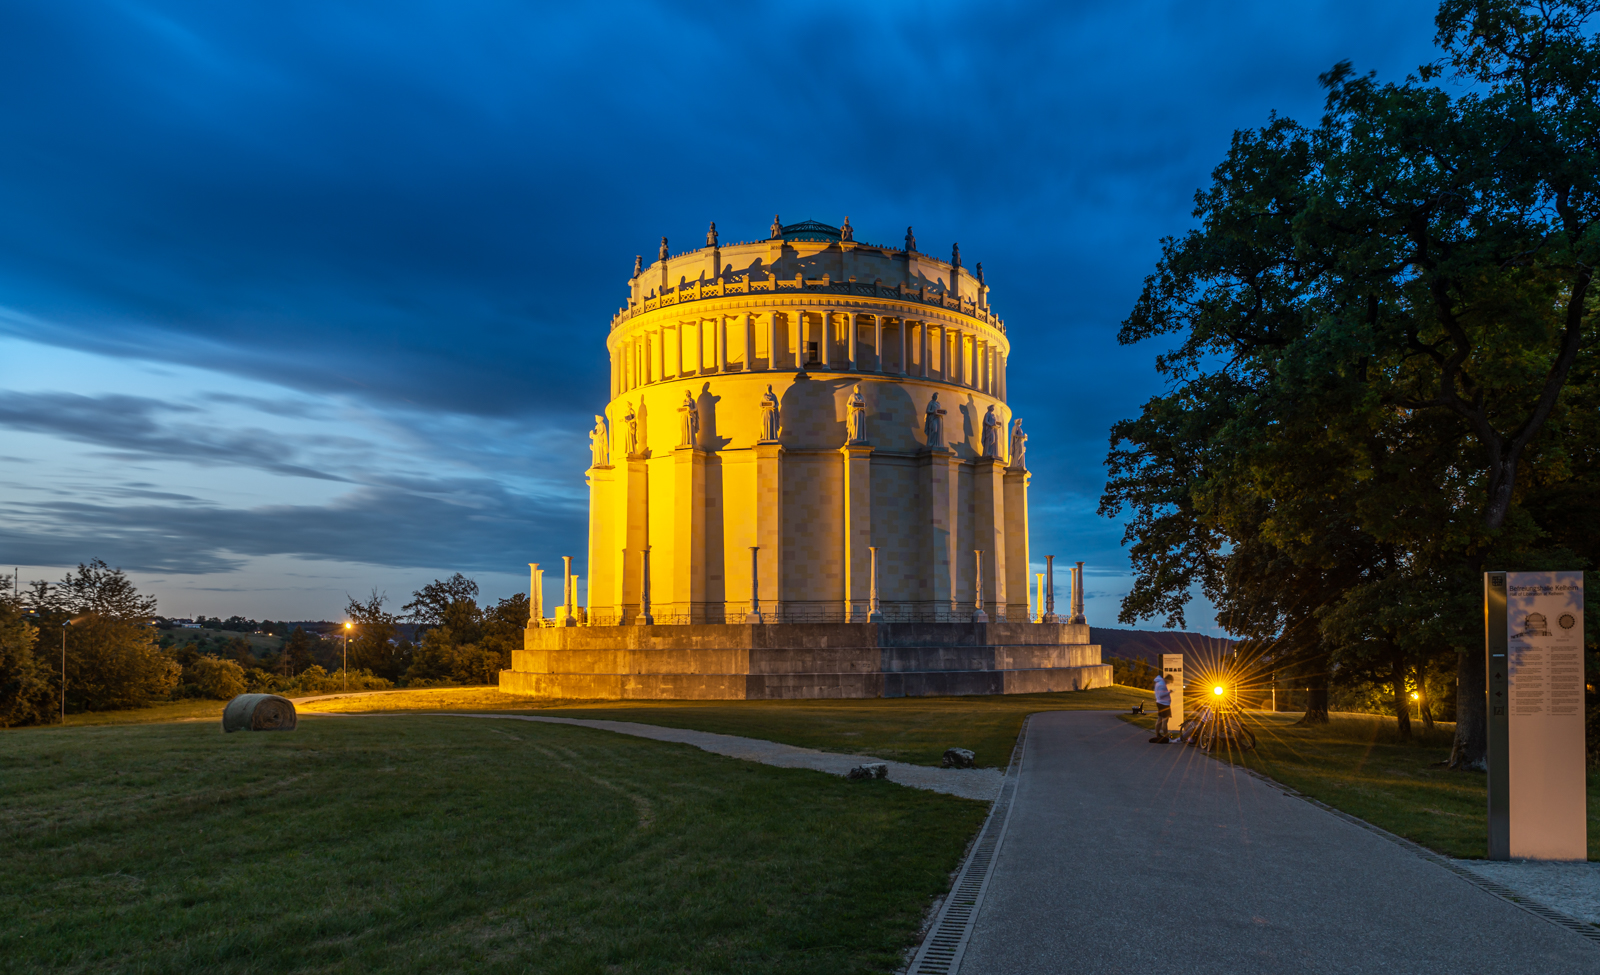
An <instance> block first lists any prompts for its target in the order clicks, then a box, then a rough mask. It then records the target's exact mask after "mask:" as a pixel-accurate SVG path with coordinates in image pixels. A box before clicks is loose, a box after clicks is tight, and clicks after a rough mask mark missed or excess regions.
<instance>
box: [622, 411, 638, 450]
mask: <svg viewBox="0 0 1600 975" xmlns="http://www.w3.org/2000/svg"><path fill="white" fill-rule="evenodd" d="M622 422H623V424H624V429H623V437H624V439H623V441H622V444H623V446H624V447H626V448H627V449H626V450H625V451H623V453H624V455H625V456H628V457H632V456H634V455H635V454H637V453H638V452H639V418H638V417H636V416H634V415H633V401H632V400H630V401H629V402H628V412H626V413H624V414H623V415H622Z"/></svg>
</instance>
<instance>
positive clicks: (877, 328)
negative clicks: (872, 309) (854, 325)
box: [872, 315, 884, 372]
mask: <svg viewBox="0 0 1600 975" xmlns="http://www.w3.org/2000/svg"><path fill="white" fill-rule="evenodd" d="M872 354H873V355H875V356H877V357H878V371H879V372H883V371H884V370H883V316H882V315H873V316H872Z"/></svg>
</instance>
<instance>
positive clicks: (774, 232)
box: [768, 213, 783, 238]
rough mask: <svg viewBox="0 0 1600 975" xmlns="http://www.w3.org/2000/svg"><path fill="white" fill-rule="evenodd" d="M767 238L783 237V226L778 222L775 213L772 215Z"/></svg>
mask: <svg viewBox="0 0 1600 975" xmlns="http://www.w3.org/2000/svg"><path fill="white" fill-rule="evenodd" d="M768 236H770V237H774V238H776V237H782V236H783V224H782V223H781V222H779V220H778V215H777V214H776V213H774V214H773V215H772V229H771V230H770V231H769V232H768Z"/></svg>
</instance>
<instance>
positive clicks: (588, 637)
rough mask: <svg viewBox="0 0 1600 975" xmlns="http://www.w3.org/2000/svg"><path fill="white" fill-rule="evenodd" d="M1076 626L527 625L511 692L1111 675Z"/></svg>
mask: <svg viewBox="0 0 1600 975" xmlns="http://www.w3.org/2000/svg"><path fill="white" fill-rule="evenodd" d="M1088 639H1089V628H1088V627H1087V626H1084V625H1082V624H1068V623H1048V624H1039V623H780V624H771V625H740V624H728V625H723V624H701V625H687V626H580V627H560V628H542V629H531V630H527V631H525V637H524V647H525V649H523V650H518V651H515V652H513V654H512V662H511V669H510V670H503V671H501V672H500V689H501V690H502V691H505V692H507V693H509V694H520V695H530V696H535V697H549V698H564V699H572V698H579V699H608V700H626V699H686V700H759V699H775V698H839V697H926V696H943V695H966V694H1035V693H1040V692H1045V691H1072V690H1087V689H1089V688H1091V687H1106V686H1109V685H1110V684H1111V665H1110V664H1102V663H1101V662H1100V648H1099V646H1096V645H1094V644H1090V643H1089V642H1088Z"/></svg>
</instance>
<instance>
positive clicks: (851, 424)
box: [845, 383, 867, 443]
mask: <svg viewBox="0 0 1600 975" xmlns="http://www.w3.org/2000/svg"><path fill="white" fill-rule="evenodd" d="M845 429H846V430H847V431H848V432H849V434H850V438H849V441H848V442H849V443H866V442H867V401H866V400H864V399H862V398H861V384H860V383H856V391H855V392H854V393H851V394H850V416H849V419H848V420H847V421H846V425H845Z"/></svg>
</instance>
